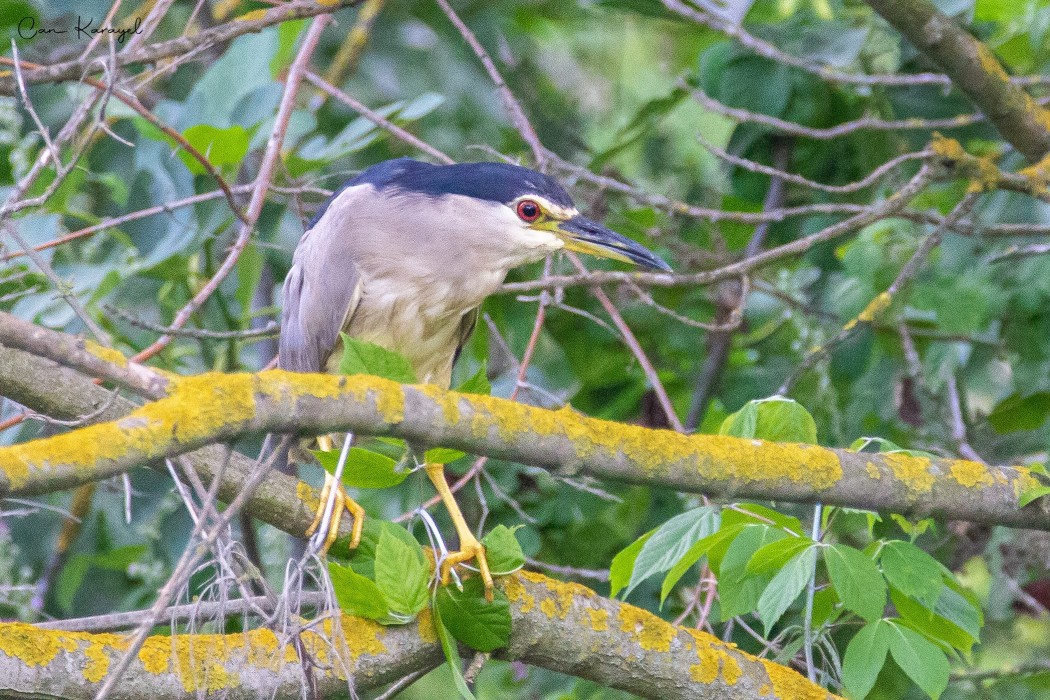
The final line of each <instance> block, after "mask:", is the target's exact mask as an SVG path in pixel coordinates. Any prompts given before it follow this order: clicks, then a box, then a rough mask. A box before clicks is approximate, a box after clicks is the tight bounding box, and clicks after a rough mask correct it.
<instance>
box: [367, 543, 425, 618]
mask: <svg viewBox="0 0 1050 700" xmlns="http://www.w3.org/2000/svg"><path fill="white" fill-rule="evenodd" d="M375 572H376V581H375V582H376V586H378V587H379V590H380V591H382V592H383V596H385V598H386V601H387V605H388V607H389V608H390V610H391V611H392V612H396V613H401V614H402V615H412V616H414V615H415V614H416V613H418V612H419V611H420V610H422V609H423V608H424V607H426V604H427V593H428V590H427V581H428V580H429V579H430V571H429V569H428V568H427V565H426V562H425V560H424V557H423V550H422V548H421V547H420V546H419V545H418V544H417V545H415V547H413V546H411V545H409V544H407V543H406V542H404V541H403V540H401V539H399V538H397V537H395V536H394V535H392V534H391V533H390V532H388V531H386V530H384V531H383V532H382V533H381V534H380V535H379V543H378V544H377V545H376V563H375Z"/></svg>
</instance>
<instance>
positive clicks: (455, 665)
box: [434, 605, 476, 700]
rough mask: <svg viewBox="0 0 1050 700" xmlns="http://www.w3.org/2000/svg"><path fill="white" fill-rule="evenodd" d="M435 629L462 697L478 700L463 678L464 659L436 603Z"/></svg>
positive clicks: (466, 699) (453, 679) (465, 699)
mask: <svg viewBox="0 0 1050 700" xmlns="http://www.w3.org/2000/svg"><path fill="white" fill-rule="evenodd" d="M434 629H435V630H436V631H437V636H438V639H440V640H441V649H442V651H444V652H445V661H447V662H448V667H449V669H450V670H451V671H452V681H453V682H454V683H455V685H456V690H458V691H459V694H460V697H462V698H463V699H464V700H476V698H475V697H474V693H472V692H470V688H469V687H467V681H466V679H465V678H463V670H462V669H463V660H462V659H460V658H459V649H458V648H457V647H456V640H455V639H453V637H452V634H451V633H450V632H449V631H448V628H447V627H446V626H445V623H444V621H443V620H442V619H441V612H440V611H439V610H438V608H437V606H436V605H435V606H434Z"/></svg>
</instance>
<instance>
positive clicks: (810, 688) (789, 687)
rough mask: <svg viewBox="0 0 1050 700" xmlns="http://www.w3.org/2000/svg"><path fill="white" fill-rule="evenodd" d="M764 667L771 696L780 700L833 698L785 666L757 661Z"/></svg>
mask: <svg viewBox="0 0 1050 700" xmlns="http://www.w3.org/2000/svg"><path fill="white" fill-rule="evenodd" d="M759 661H761V662H762V665H763V666H765V667H766V673H767V674H769V682H770V684H771V685H772V686H773V696H774V697H777V698H781V700H826V699H827V698H833V697H835V696H834V695H831V694H830V693H829V692H827V691H826V690H824V689H823V688H821V687H820V686H819V685H816V684H814V683H810V682H809V680H807V679H806V677H805V676H802V675H800V674H799V673H797V672H795V671H793V670H792V669H790V668H788V667H787V666H781V665H780V664H778V663H774V662H773V661H770V660H769V659H759Z"/></svg>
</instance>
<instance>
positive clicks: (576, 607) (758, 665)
mask: <svg viewBox="0 0 1050 700" xmlns="http://www.w3.org/2000/svg"><path fill="white" fill-rule="evenodd" d="M499 585H500V586H501V587H502V588H503V590H504V591H505V592H506V594H507V597H508V598H509V599H510V603H511V613H512V615H513V618H514V626H513V633H512V635H511V640H510V644H509V645H508V646H507V647H506V648H505V649H503V650H501V651H500V652H498V654H499V655H500V656H502V657H504V658H507V659H515V660H519V661H523V662H525V663H529V664H532V665H535V666H541V667H543V668H548V669H551V670H554V671H559V672H561V673H567V674H571V675H574V676H578V677H581V678H589V679H592V680H595V681H598V682H600V683H602V684H603V685H606V686H609V687H614V688H622V689H624V690H628V691H630V692H632V693H635V694H637V695H640V696H642V697H646V698H661V699H663V700H676V699H682V700H686V699H697V700H699V699H700V698H703V699H704V700H745V699H746V700H751V699H752V698H758V697H765V698H769V699H770V700H774V699H775V698H781V699H782V700H825V699H830V698H834V697H835V696H834V695H832V694H830V693H828V692H827V691H825V690H824V689H823V688H820V687H819V686H816V685H813V684H811V683H810V682H809V681H807V680H806V679H805V678H804V677H802V676H801V675H799V674H798V673H796V672H795V671H792V670H791V669H788V668H786V667H784V666H780V665H778V664H775V663H773V662H771V661H768V660H765V659H759V658H756V657H754V656H752V655H750V654H747V653H745V652H743V651H740V650H739V649H737V648H736V647H735V646H734V645H730V644H726V643H725V642H722V641H721V640H719V639H718V638H716V637H713V636H711V635H709V634H706V633H704V632H699V631H697V630H692V629H685V628H682V627H675V626H673V625H671V624H670V623H668V622H665V621H664V620H661V619H660V618H658V617H656V616H655V615H653V614H651V613H649V612H646V611H644V610H641V609H639V608H636V607H634V606H632V605H628V604H626V603H620V602H617V601H614V600H609V599H607V598H602V597H600V596H598V595H597V594H595V593H594V592H593V591H591V590H589V589H587V588H584V587H583V586H580V585H577V584H567V583H561V582H559V581H555V580H554V579H550V578H547V577H545V576H542V575H540V574H534V573H528V572H521V573H519V574H516V575H513V576H509V577H506V578H504V579H503V580H502V581H500V583H499ZM320 629H321V632H320V633H319V632H316V631H307V632H304V633H303V634H302V642H303V648H304V650H305V651H306V652H307V653H309V654H310V656H311V657H312V658H313V661H314V662H315V663H316V666H315V667H314V668H313V674H314V681H315V682H316V688H317V690H318V694H319V696H320V697H327V696H331V695H341V694H345V692H346V687H347V679H346V678H345V674H344V673H342V669H343V668H346V669H348V670H349V671H350V673H351V674H352V675H353V683H354V687H355V688H356V689H357V690H358V691H364V690H368V689H371V688H375V687H377V686H379V685H382V684H383V683H387V682H389V681H392V680H394V679H396V678H398V677H401V676H404V675H406V674H408V673H411V672H413V671H417V670H425V669H429V668H433V667H434V666H436V665H438V664H439V663H440V662H441V660H442V654H441V650H440V647H439V646H438V644H437V640H436V635H435V632H434V628H433V625H432V622H431V618H430V616H429V615H428V614H424V615H422V616H421V617H420V618H419V619H418V620H417V621H416V622H414V623H412V624H409V625H406V626H403V627H381V626H379V625H378V624H376V623H374V622H372V621H370V620H365V619H361V618H355V617H350V616H343V617H342V620H341V632H342V636H343V638H344V639H345V645H341V644H340V643H339V642H338V641H334V642H333V641H331V640H332V639H333V637H334V638H336V639H338V636H339V635H333V634H332V631H333V630H332V628H331V623H330V622H326V623H325V624H324V625H321V626H320ZM288 642H289V640H281V639H279V638H278V637H277V636H276V635H275V634H274V633H273V632H272V631H271V630H269V629H265V628H262V629H255V630H252V631H250V632H247V633H239V634H225V635H221V634H178V635H175V636H174V637H168V636H162V635H157V636H153V637H150V638H149V639H148V640H147V642H146V644H145V645H144V646H143V648H142V650H141V651H139V652H138V655H137V658H136V659H135V661H134V662H133V663H132V664H131V666H130V667H129V668H128V671H127V673H126V676H125V680H124V682H122V683H121V685H120V687H119V688H118V689H117V692H116V693H114V694H113V695H112V697H113V698H114V699H117V698H136V699H137V698H142V697H151V698H154V699H155V700H169V699H175V698H195V697H197V693H198V692H201V691H204V692H213V693H223V697H227V698H230V699H231V700H235V699H237V698H257V697H275V698H298V697H300V694H301V692H302V687H303V668H302V662H301V660H300V659H299V657H298V654H297V653H296V650H295V647H294V646H293V645H292V644H290V643H288ZM122 647H126V641H125V639H124V638H123V637H122V636H120V635H117V634H92V633H87V632H63V631H59V630H43V629H40V628H38V627H34V626H32V625H27V624H23V623H0V695H4V696H5V697H7V696H10V695H11V694H13V695H14V696H15V697H22V696H32V697H62V698H68V699H69V700H78V699H80V698H85V699H87V698H91V697H93V696H94V693H95V691H96V690H97V689H98V687H99V683H100V682H101V681H102V679H104V678H105V677H106V674H107V672H108V671H109V669H110V667H111V666H115V664H116V662H117V660H118V659H119V658H120V655H121V653H122ZM334 654H339V655H340V657H341V659H342V661H343V663H342V664H340V663H334V661H335V659H334V656H333V655H334Z"/></svg>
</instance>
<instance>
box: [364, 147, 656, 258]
mask: <svg viewBox="0 0 1050 700" xmlns="http://www.w3.org/2000/svg"><path fill="white" fill-rule="evenodd" d="M382 168H383V170H381V171H378V170H377V172H376V175H377V176H379V177H380V178H381V180H382V181H381V182H375V181H373V182H372V184H374V185H376V186H378V187H382V188H386V187H392V188H393V189H395V190H399V191H401V192H403V193H406V194H410V195H413V196H414V195H419V194H424V195H429V196H431V197H434V198H436V199H440V200H442V201H444V202H445V203H446V204H447V205H448V209H447V210H445V211H446V212H451V213H448V214H446V215H447V216H450V217H454V218H456V219H457V220H460V221H462V222H463V225H464V226H471V227H481V228H483V229H484V230H487V231H490V232H492V233H493V234H495V236H496V237H497V238H498V239H499V242H500V243H501V244H503V245H521V246H523V247H528V246H530V245H531V246H534V247H535V248H536V249H540V250H542V249H546V250H550V249H554V248H558V247H561V248H564V249H565V250H570V251H575V252H580V253H586V254H588V255H593V256H596V257H600V258H612V259H614V260H620V261H623V262H628V263H632V264H636V265H642V266H644V267H647V268H650V269H654V270H662V271H665V272H669V271H670V270H671V268H670V267H669V266H668V265H667V263H665V262H664V261H663V260H661V259H660V258H659V257H657V256H656V254H655V253H653V252H652V251H650V250H649V249H647V248H645V247H644V246H642V245H640V244H639V243H636V242H635V241H633V240H631V239H630V238H627V237H626V236H622V235H620V234H619V233H616V232H615V231H612V230H611V229H608V228H606V227H605V226H602V225H601V224H599V223H597V222H595V221H592V220H591V219H588V218H587V217H585V216H582V215H581V214H580V213H579V211H577V209H576V206H575V204H573V201H572V198H571V197H569V195H568V193H567V192H566V191H565V189H564V188H563V187H562V186H561V185H560V184H558V182H557V181H556V180H554V179H553V178H551V177H549V176H547V175H544V174H542V173H539V172H536V171H535V170H531V169H529V168H523V167H521V166H517V165H509V164H507V163H461V164H456V165H428V164H424V163H419V162H418V161H411V160H408V159H400V160H397V161H387V163H384V164H382ZM373 170H376V169H373ZM368 172H369V171H366V174H367V173H368ZM446 223H447V222H446ZM482 224H484V226H483V227H482V226H481V225H482ZM541 256H542V253H541ZM533 259H535V256H533Z"/></svg>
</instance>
